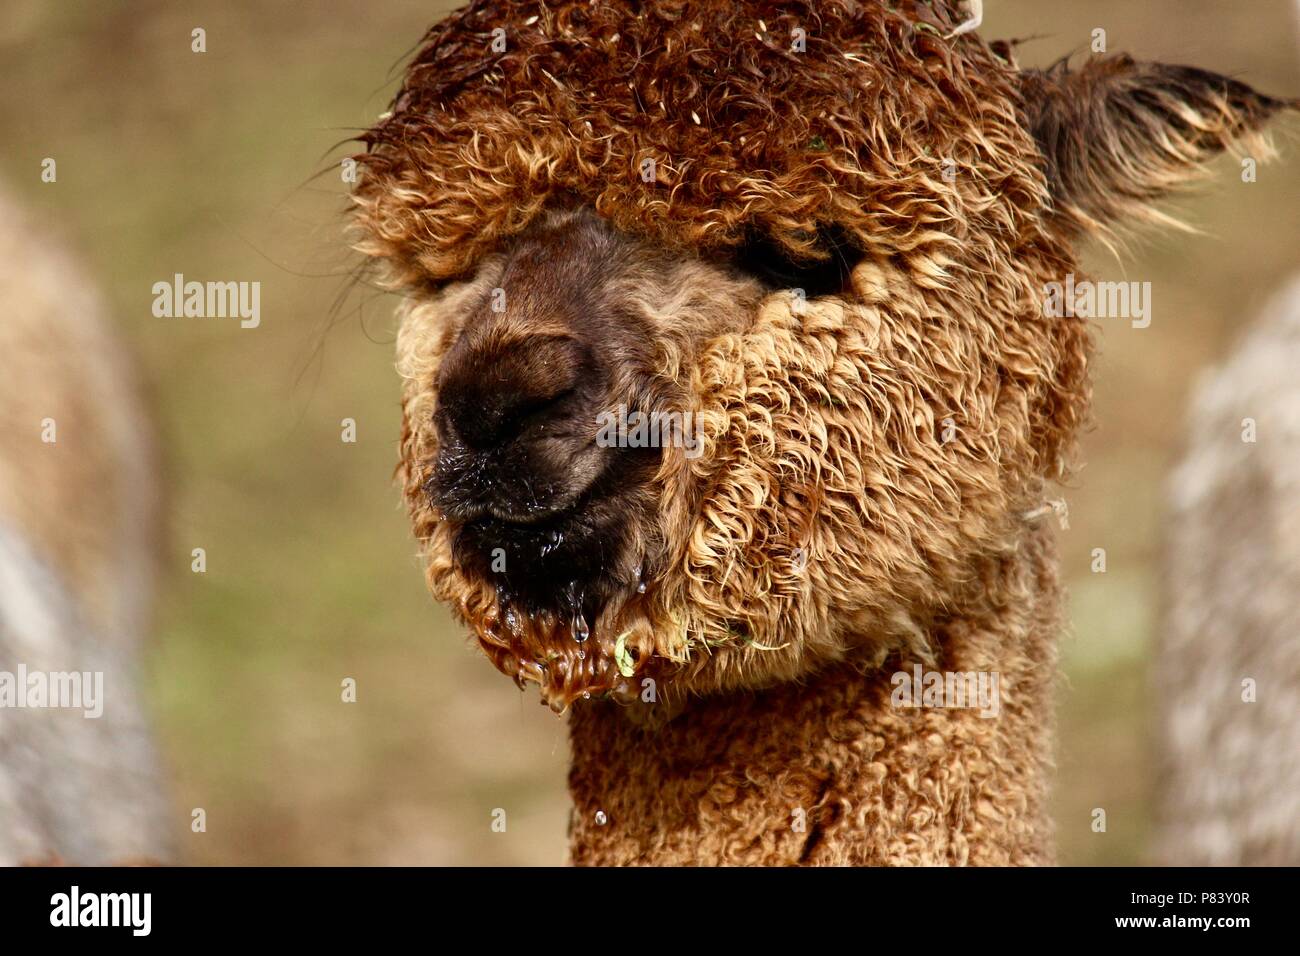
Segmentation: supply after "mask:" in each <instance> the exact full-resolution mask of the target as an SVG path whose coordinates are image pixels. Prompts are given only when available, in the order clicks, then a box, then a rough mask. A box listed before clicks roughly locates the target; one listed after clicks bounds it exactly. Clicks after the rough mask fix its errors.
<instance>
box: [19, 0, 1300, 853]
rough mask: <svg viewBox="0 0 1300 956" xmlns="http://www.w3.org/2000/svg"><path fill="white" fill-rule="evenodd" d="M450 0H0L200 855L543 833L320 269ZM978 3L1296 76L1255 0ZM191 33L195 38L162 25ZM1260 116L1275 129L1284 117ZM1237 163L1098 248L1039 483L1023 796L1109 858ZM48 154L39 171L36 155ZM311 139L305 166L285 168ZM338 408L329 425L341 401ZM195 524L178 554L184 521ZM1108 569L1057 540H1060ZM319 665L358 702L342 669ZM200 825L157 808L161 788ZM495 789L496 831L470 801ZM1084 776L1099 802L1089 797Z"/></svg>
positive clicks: (355, 330)
mask: <svg viewBox="0 0 1300 956" xmlns="http://www.w3.org/2000/svg"><path fill="white" fill-rule="evenodd" d="M452 6H453V5H452V4H448V3H441V2H434V3H427V4H426V3H406V2H385V3H373V2H369V0H330V2H323V0H322V2H292V3H289V2H266V3H250V2H242V0H241V2H235V0H220V2H216V0H205V2H192V3H187V2H161V0H136V2H130V3H125V2H107V0H105V2H84V3H73V2H51V0H5V3H4V5H3V8H0V81H2V82H0V130H3V143H4V148H3V150H2V151H0V177H3V179H4V180H5V182H6V184H7V185H8V186H9V187H10V188H11V189H12V190H14V191H16V192H17V193H18V194H19V195H20V196H21V197H22V198H23V199H25V201H26V202H27V203H28V204H29V205H31V206H32V207H34V208H36V209H37V210H41V211H43V212H44V213H46V214H47V215H48V219H49V221H50V222H51V224H53V225H55V226H56V227H57V228H58V229H59V230H60V231H61V232H62V233H63V234H65V235H66V236H68V237H69V238H70V239H71V241H72V243H73V245H74V246H76V247H77V248H78V249H79V250H80V252H81V253H82V254H83V258H84V259H85V260H86V261H87V263H88V264H89V266H90V268H91V270H92V271H93V273H94V275H95V277H96V279H97V280H98V281H99V282H100V283H101V284H102V285H103V286H104V288H105V290H106V293H107V295H108V297H109V301H110V303H111V305H112V306H113V310H114V312H115V315H116V317H117V318H118V320H119V321H120V323H121V326H122V329H123V330H124V332H125V334H126V335H127V336H128V337H129V338H130V340H131V341H132V343H133V344H134V346H135V349H136V352H137V354H138V356H139V359H140V365H141V366H142V369H143V373H144V376H145V378H146V380H147V382H148V387H149V390H150V392H151V394H152V398H153V404H154V406H155V409H156V412H155V414H156V417H157V421H158V429H159V432H160V434H161V437H162V441H163V445H164V450H165V457H166V460H167V468H168V476H167V478H168V480H167V485H168V488H169V501H168V502H167V509H168V514H169V525H170V529H169V535H168V550H167V552H166V555H165V565H166V577H165V579H164V581H163V584H162V588H161V591H162V595H163V597H162V601H161V606H160V609H159V617H158V627H157V630H156V634H155V635H154V637H153V640H152V643H151V645H150V647H149V650H148V655H147V660H146V672H147V675H148V683H147V686H148V693H149V697H150V707H151V709H152V711H153V713H154V714H155V716H156V721H157V724H158V726H159V730H160V734H161V737H162V742H163V749H164V752H165V754H166V757H167V762H168V765H169V767H170V770H171V773H172V776H173V779H174V803H175V806H176V810H177V812H176V824H175V829H176V833H177V838H178V840H179V841H180V843H181V846H182V852H183V858H184V860H185V861H186V862H190V863H200V864H233V863H246V864H272V863H306V864H318V863H333V864H353V863H359V864H419V863H462V864H463V863H485V864H486V863H558V862H562V861H563V859H564V847H565V822H566V816H567V813H568V804H567V799H566V796H565V792H564V771H565V764H566V743H565V735H564V727H563V724H562V723H561V722H560V721H559V720H557V719H556V718H555V717H554V716H552V715H551V714H550V712H549V711H547V710H545V709H544V708H542V707H539V706H538V704H537V700H536V695H535V694H534V693H529V694H522V695H521V694H520V693H519V691H517V690H516V689H515V688H514V687H513V686H512V685H511V684H510V682H508V681H506V680H505V679H503V678H501V677H500V676H499V675H498V674H497V673H496V672H495V671H493V670H492V669H491V667H490V666H489V665H488V664H487V663H485V662H484V661H483V660H482V659H480V658H479V657H478V656H477V653H476V652H475V651H474V650H472V649H471V647H470V645H469V643H468V641H467V640H466V639H465V637H464V636H463V635H462V634H461V633H460V631H459V630H458V628H457V627H456V626H455V625H454V624H453V623H452V622H451V620H450V618H449V616H448V614H447V613H446V612H445V611H444V610H443V609H442V608H440V607H437V606H435V605H434V604H433V602H432V600H431V599H430V598H428V597H427V595H426V592H425V589H424V583H423V579H422V576H421V573H420V569H419V566H418V563H417V561H416V559H415V548H414V545H413V543H412V541H411V539H410V535H409V532H408V529H407V525H406V521H405V517H404V515H403V513H402V511H401V508H400V504H399V501H398V494H397V491H396V489H395V487H394V486H393V484H392V480H391V478H392V471H393V467H394V465H395V463H396V460H397V435H398V424H399V423H398V414H399V408H398V383H397V377H396V375H395V373H394V372H393V369H392V356H391V352H392V341H393V331H394V328H393V321H392V311H393V305H394V303H393V301H392V300H391V299H388V298H385V297H383V296H379V295H377V294H376V293H374V292H371V291H367V290H364V289H362V290H354V291H353V292H351V293H350V294H348V295H347V297H346V299H345V300H344V303H343V305H342V307H341V308H339V309H337V310H334V309H332V307H333V306H334V304H335V299H336V298H337V297H338V296H340V295H341V294H344V293H345V292H346V291H347V282H346V277H347V273H348V271H349V270H350V269H351V268H352V267H353V266H354V265H355V264H356V258H357V257H356V256H355V255H354V254H352V253H350V252H348V250H347V249H346V245H345V242H344V240H343V238H342V229H343V226H344V222H345V220H344V216H343V209H344V208H345V200H344V195H345V191H346V190H345V186H344V184H343V183H342V182H341V181H340V177H339V175H338V171H337V170H338V167H337V162H338V159H339V158H340V157H341V156H343V155H345V153H346V151H347V147H343V148H338V146H337V144H338V143H339V142H340V141H341V140H343V139H344V138H346V137H348V136H350V135H352V134H353V133H355V132H356V131H357V130H359V129H360V128H363V127H364V126H366V125H367V124H368V123H369V122H371V121H372V120H373V119H374V118H375V117H376V116H377V114H379V113H380V112H382V111H383V110H385V109H386V108H387V105H388V101H389V98H390V97H391V94H392V92H393V89H394V87H395V84H396V80H397V77H398V75H399V72H400V67H401V64H402V61H403V58H404V56H405V55H406V54H407V53H408V52H409V51H410V50H411V48H412V47H413V45H414V44H416V42H417V41H418V40H419V39H420V36H421V35H422V33H423V31H424V30H425V29H426V28H427V27H428V26H429V25H430V24H431V23H432V22H433V21H434V20H436V19H437V18H438V17H439V16H440V15H441V13H443V12H444V11H446V10H448V9H450V8H451V7H452ZM985 6H986V8H987V10H986V19H985V26H984V28H983V31H982V32H983V34H984V35H985V36H986V37H988V38H990V39H994V38H1007V37H1036V39H1033V40H1032V41H1031V42H1027V43H1026V44H1024V46H1023V47H1022V48H1021V49H1020V52H1019V57H1020V60H1021V63H1022V64H1023V65H1046V64H1047V63H1049V62H1051V61H1052V60H1054V59H1056V58H1057V57H1058V56H1060V55H1062V54H1064V53H1067V52H1070V51H1077V52H1079V53H1080V54H1081V55H1086V53H1087V47H1088V43H1089V39H1090V34H1091V31H1092V30H1093V29H1094V28H1096V27H1102V28H1104V29H1105V30H1106V31H1107V40H1108V45H1109V49H1110V50H1111V51H1128V52H1131V53H1133V54H1135V55H1138V56H1140V57H1143V58H1150V59H1160V60H1167V61H1171V62H1185V63H1192V64H1196V65H1199V66H1204V67H1208V68H1212V69H1216V70H1219V71H1221V72H1225V73H1229V74H1232V75H1234V76H1238V77H1240V78H1243V79H1245V80H1247V81H1248V82H1251V83H1252V84H1254V85H1256V86H1257V87H1259V88H1260V89H1262V90H1265V91H1268V92H1273V93H1278V94H1289V95H1300V57H1298V56H1297V43H1296V35H1297V21H1296V12H1295V10H1294V8H1293V6H1292V5H1291V4H1290V3H1289V2H1287V0H1252V2H1251V3H1249V4H1243V3H1239V2H1235V0H1220V2H1211V0H1200V2H1197V0H1147V2H1143V3H1140V4H1139V3H1132V2H1129V0H1106V2H1089V3H1078V2H1055V0H986V4H985ZM195 27H202V28H203V29H205V30H206V32H207V52H206V53H204V54H195V53H192V52H191V50H190V42H191V41H190V32H191V30H192V29H194V28H195ZM1292 128H1293V129H1294V127H1292ZM1278 140H1279V145H1280V146H1281V147H1282V149H1283V153H1284V157H1283V160H1282V161H1281V162H1279V163H1275V164H1272V165H1267V166H1262V167H1261V168H1260V171H1259V181H1258V182H1256V183H1253V184H1245V183H1242V182H1241V179H1240V176H1239V171H1238V166H1237V164H1236V162H1235V161H1234V160H1232V159H1225V160H1223V161H1221V162H1220V163H1219V164H1217V166H1216V174H1215V176H1214V178H1213V180H1212V181H1211V182H1210V183H1208V184H1207V185H1206V187H1205V188H1203V189H1202V190H1201V191H1200V192H1199V193H1198V194H1196V195H1195V196H1194V197H1193V198H1190V199H1184V200H1181V201H1179V202H1178V203H1177V204H1176V208H1178V209H1180V210H1181V211H1182V212H1183V213H1184V215H1185V216H1186V217H1187V218H1188V219H1190V220H1191V221H1192V222H1194V223H1195V224H1197V225H1198V226H1200V227H1201V228H1202V229H1203V230H1204V231H1205V233H1206V234H1205V235H1203V236H1200V237H1193V238H1189V237H1187V236H1177V235H1173V236H1160V237H1156V238H1154V239H1153V240H1152V241H1151V242H1150V243H1149V244H1147V245H1143V246H1141V247H1140V248H1138V249H1136V250H1135V251H1134V252H1133V253H1132V254H1131V255H1129V256H1127V257H1126V258H1125V260H1124V262H1123V263H1122V264H1121V263H1119V262H1117V261H1116V260H1115V259H1114V258H1112V257H1110V256H1109V255H1108V254H1107V253H1105V252H1104V251H1102V250H1093V251H1092V252H1091V253H1090V254H1089V256H1088V260H1087V261H1088V264H1089V266H1090V267H1091V269H1092V271H1093V272H1094V274H1096V275H1097V277H1098V278H1105V279H1129V280H1138V281H1145V280H1149V281H1151V282H1152V283H1153V287H1154V293H1153V295H1154V318H1153V322H1152V325H1151V327H1150V328H1148V329H1144V330H1134V329H1131V328H1129V326H1128V324H1127V322H1109V323H1107V322H1103V323H1101V335H1100V338H1101V345H1102V349H1101V356H1100V360H1099V362H1098V363H1097V366H1096V378H1097V404H1096V419H1097V424H1096V428H1095V429H1094V430H1093V431H1092V432H1091V433H1090V434H1089V436H1088V437H1087V439H1086V441H1085V445H1084V456H1083V457H1084V460H1085V461H1086V462H1087V466H1086V468H1085V469H1084V470H1083V471H1082V472H1081V474H1080V475H1079V476H1078V478H1077V480H1076V481H1075V483H1074V484H1075V487H1072V488H1070V489H1067V492H1066V497H1067V498H1068V501H1069V506H1070V524H1071V527H1070V530H1068V531H1066V532H1064V533H1063V534H1062V535H1061V546H1062V551H1063V553H1064V556H1065V561H1066V569H1067V572H1068V580H1069V586H1070V590H1071V610H1070V616H1071V619H1072V622H1073V623H1072V629H1071V633H1070V634H1069V635H1068V636H1067V637H1066V638H1065V641H1064V646H1063V652H1064V665H1065V679H1064V680H1063V683H1062V688H1061V694H1060V740H1059V744H1058V764H1059V770H1060V773H1059V778H1058V781H1057V785H1056V796H1055V809H1056V816H1057V820H1058V828H1059V841H1060V855H1061V860H1062V862H1066V863H1080V864H1100V863H1109V864H1123V863H1137V862H1141V861H1142V860H1143V853H1144V847H1145V840H1146V833H1147V827H1148V818H1149V813H1150V799H1151V793H1150V787H1151V772H1150V762H1149V759H1148V743H1147V740H1148V728H1149V725H1150V721H1149V718H1148V712H1149V709H1150V707H1151V701H1150V700H1149V697H1148V695H1147V694H1146V692H1145V682H1146V666H1147V661H1148V657H1149V653H1150V647H1151V644H1152V638H1153V629H1154V627H1155V626H1156V613H1157V606H1158V604H1157V602H1158V590H1157V584H1158V568H1157V558H1158V548H1159V522H1160V516H1161V505H1162V491H1161V488H1162V480H1163V475H1164V473H1165V471H1166V469H1167V467H1168V464H1169V462H1170V461H1171V460H1172V457H1173V455H1174V454H1176V451H1177V448H1178V444H1179V438H1180V433H1181V423H1182V420H1183V404H1184V400H1185V397H1186V395H1187V393H1188V390H1189V388H1190V387H1191V386H1192V384H1193V382H1194V380H1195V375H1196V373H1197V372H1198V370H1199V369H1201V368H1202V367H1204V366H1206V365H1207V364H1210V363H1213V362H1215V361H1216V360H1217V359H1218V358H1219V357H1220V356H1223V355H1224V354H1225V353H1226V351H1227V350H1228V349H1229V348H1230V347H1231V344H1232V343H1233V341H1234V340H1235V339H1236V338H1237V336H1238V334H1239V333H1240V331H1241V328H1242V324H1243V322H1244V321H1245V320H1246V319H1247V318H1248V317H1249V316H1251V315H1252V314H1253V312H1254V310H1255V309H1256V308H1257V307H1258V306H1259V305H1260V304H1262V302H1263V300H1264V299H1265V297H1266V296H1267V294H1268V292H1269V291H1270V289H1272V288H1273V287H1274V286H1275V285H1276V284H1277V283H1279V282H1280V281H1281V279H1282V278H1283V276H1284V275H1285V274H1287V273H1288V272H1289V271H1290V270H1292V269H1294V268H1296V266H1297V264H1300V257H1298V256H1297V250H1296V242H1297V237H1298V236H1300V202H1297V200H1300V176H1298V175H1297V171H1300V143H1297V141H1296V137H1294V136H1291V137H1289V139H1288V138H1287V137H1284V136H1280V137H1279V138H1278ZM47 156H48V157H54V158H55V159H56V160H57V162H58V182H57V183H56V184H44V183H42V182H41V181H40V163H41V160H42V159H43V158H45V157H47ZM322 169H324V170H327V172H326V174H325V175H324V176H322V177H320V178H318V179H314V180H313V179H312V178H311V177H312V175H313V174H314V173H316V172H317V171H319V170H322ZM176 272H181V273H184V275H185V276H186V278H187V279H196V280H200V281H206V280H210V279H220V280H257V281H260V282H261V283H262V303H261V308H262V323H261V327H260V328H258V329H256V330H241V329H239V328H238V324H237V323H236V322H233V321H230V320H224V321H223V320H214V321H211V322H209V321H204V320H192V319H191V320H183V319H182V320H169V319H157V318H154V317H153V316H152V314H151V311H150V307H151V303H152V300H153V296H152V293H151V286H152V285H153V283H154V282H157V281H160V280H170V278H171V276H172V274H173V273H176ZM344 418H353V419H355V420H356V422H357V427H358V440H357V442H356V443H355V444H345V443H343V442H342V441H340V430H341V426H340V422H341V420H342V419H344ZM196 547H202V548H205V549H206V550H207V558H208V570H207V572H206V574H193V573H191V571H190V551H191V549H192V548H196ZM1095 547H1104V548H1105V549H1106V550H1107V560H1108V571H1107V573H1105V574H1104V575H1101V574H1092V573H1090V571H1089V560H1090V553H1091V550H1092V549H1093V548H1095ZM345 677H353V678H355V679H356V681H357V684H358V702H357V703H356V704H343V703H341V702H340V682H341V681H342V680H343V678H345ZM193 807H203V808H204V809H205V810H206V811H207V818H208V830H207V832H206V833H203V834H192V833H190V832H189V830H188V822H189V812H190V808H193ZM497 807H501V808H504V809H506V810H507V812H508V814H509V826H508V829H507V832H505V833H493V832H491V830H490V824H491V814H492V811H493V809H494V808H497ZM1093 807H1104V808H1105V809H1106V810H1107V814H1108V824H1109V827H1108V832H1107V833H1105V834H1096V833H1093V832H1091V829H1090V827H1089V823H1090V819H1091V818H1090V811H1091V809H1092V808H1093Z"/></svg>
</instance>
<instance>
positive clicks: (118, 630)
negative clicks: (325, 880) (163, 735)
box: [0, 193, 168, 866]
mask: <svg viewBox="0 0 1300 956" xmlns="http://www.w3.org/2000/svg"><path fill="white" fill-rule="evenodd" d="M48 234H49V229H48V227H47V226H44V225H42V224H41V223H39V222H38V221H37V220H35V219H34V218H33V217H30V216H28V215H26V214H25V213H24V211H23V210H22V209H21V208H20V207H19V205H18V204H17V203H16V202H14V201H13V200H12V199H11V198H9V197H8V196H7V195H5V194H3V193H0V302H4V304H5V307H6V309H7V312H6V314H5V317H4V321H3V322H0V355H3V356H4V357H5V366H4V367H5V374H4V375H3V376H0V436H2V437H3V441H0V450H2V451H3V453H2V454H0V865H8V866H12V865H15V864H18V863H41V862H51V861H62V862H67V863H76V864H86V865H102V864H106V863H124V862H130V861H134V860H139V859H143V858H148V859H152V860H161V859H165V858H166V857H167V850H168V842H167V839H166V837H165V836H164V835H163V834H165V833H166V827H165V825H164V824H163V821H164V820H165V819H166V814H165V808H164V805H165V801H164V799H163V796H162V790H161V787H160V782H159V778H158V768H157V763H156V759H155V756H154V748H153V744H152V740H151V736H150V733H149V730H148V727H147V724H146V720H145V715H144V713H143V710H142V707H141V704H140V701H139V700H138V697H137V691H136V684H137V678H136V674H135V668H136V665H135V659H136V653H137V650H136V645H137V643H138V640H139V638H140V636H141V634H142V633H143V632H144V630H145V628H146V625H147V617H148V611H149V603H150V594H149V583H150V581H151V579H152V576H153V571H154V563H155V559H154V555H155V553H156V541H155V529H156V527H157V523H158V520H157V519H158V515H157V508H156V499H157V491H158V486H157V480H156V477H155V461H154V457H155V456H154V452H153V448H152V440H151V437H150V434H149V430H148V429H147V428H146V426H145V421H144V417H143V414H142V412H141V407H140V404H139V401H138V397H137V395H136V394H135V388H134V384H133V377H132V375H131V372H130V366H129V363H128V362H127V359H126V356H125V355H124V354H123V352H122V349H121V346H120V344H119V343H118V342H117V340H116V339H115V338H114V337H113V336H112V334H111V333H110V330H109V326H108V323H107V318H106V315H105V308H104V305H103V303H102V302H101V300H100V297H99V295H98V293H97V292H96V291H95V290H94V288H93V286H92V285H91V283H89V282H88V280H87V278H86V276H85V274H84V272H83V270H82V269H81V268H80V266H79V264H78V263H76V262H75V261H74V259H73V258H72V257H71V256H70V255H69V254H68V253H67V252H66V251H64V250H63V249H62V248H61V247H60V246H58V245H57V244H56V243H55V242H54V241H52V240H51V239H50V238H49V235H48ZM74 674H75V675H77V676H72V675H74ZM58 675H68V676H66V677H64V676H58ZM96 675H102V679H101V678H99V677H97V676H96ZM60 688H61V689H62V693H61V694H59V690H60ZM41 694H46V695H47V696H46V697H45V699H44V700H42V698H41V696H39V695H41ZM56 694H59V696H57V697H56ZM55 703H59V704H61V705H63V706H60V707H57V708H56V707H53V706H49V705H52V704H55ZM37 705H42V706H37Z"/></svg>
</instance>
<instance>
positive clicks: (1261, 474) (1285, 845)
mask: <svg viewBox="0 0 1300 956" xmlns="http://www.w3.org/2000/svg"><path fill="white" fill-rule="evenodd" d="M1169 492H1170V494H1169V498H1170V512H1169V516H1168V529H1167V532H1166V550H1165V567H1166V573H1167V577H1166V581H1165V601H1164V603H1165V609H1164V617H1163V623H1162V634H1161V639H1160V646H1159V649H1158V651H1157V656H1156V660H1155V664H1154V673H1155V691H1156V696H1155V699H1156V706H1157V708H1158V711H1159V712H1158V717H1157V762H1158V768H1157V769H1158V778H1157V780H1158V794H1157V806H1156V813H1157V826H1156V834H1155V840H1154V844H1153V851H1154V859H1153V862H1155V863H1159V864H1166V865H1210V866H1238V865H1282V864H1289V865H1293V866H1294V865H1296V864H1300V274H1297V275H1295V276H1294V277H1293V278H1292V279H1291V281H1290V282H1289V283H1288V284H1287V285H1286V286H1285V287H1284V288H1283V289H1282V290H1281V291H1280V292H1279V293H1278V294H1277V295H1276V296H1275V297H1274V298H1273V299H1272V300H1271V301H1270V302H1269V304H1268V306H1267V307H1266V308H1265V309H1264V312H1263V314H1262V315H1261V316H1259V318H1258V320H1257V321H1256V322H1255V324H1254V325H1253V326H1252V327H1251V329H1250V331H1249V333H1248V335H1247V337H1246V339H1245V340H1244V341H1243V342H1242V344H1241V346H1240V347H1239V348H1238V349H1237V350H1236V352H1235V353H1234V354H1233V356H1232V357H1231V358H1230V359H1229V361H1228V362H1227V364H1226V365H1224V366H1223V367H1222V368H1220V369H1218V370H1216V371H1214V372H1213V373H1212V374H1208V375H1207V376H1206V377H1205V379H1204V380H1203V381H1202V382H1201V383H1200V385H1199V387H1198V388H1197V390H1196V394H1195V397H1194V400H1193V403H1192V412H1191V423H1190V437H1189V440H1188V442H1187V450H1186V454H1185V457H1184V458H1183V460H1182V462H1181V463H1180V464H1179V466H1178V467H1177V469H1176V470H1175V471H1174V473H1173V475H1172V478H1171V481H1170V485H1169Z"/></svg>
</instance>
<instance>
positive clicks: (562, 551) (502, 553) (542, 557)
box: [448, 456, 650, 617]
mask: <svg viewBox="0 0 1300 956" xmlns="http://www.w3.org/2000/svg"><path fill="white" fill-rule="evenodd" d="M620 457H622V456H620ZM649 464H650V461H649V460H642V461H638V460H637V459H635V458H634V457H633V456H627V457H626V458H624V459H623V460H622V461H620V463H619V464H617V465H613V466H611V467H609V468H606V469H605V471H604V472H602V474H601V475H600V476H599V477H598V478H597V479H596V480H595V481H594V482H592V483H591V484H590V485H589V486H588V487H587V488H585V489H584V490H582V491H581V492H580V493H578V494H576V495H573V496H571V497H570V498H569V499H568V500H567V502H565V503H564V504H563V506H557V505H558V503H557V505H550V506H547V507H538V508H529V509H526V512H525V513H523V514H521V513H519V511H517V510H515V509H512V508H501V507H494V506H491V505H484V506H482V507H479V508H476V509H475V510H474V512H473V513H466V512H461V513H459V514H457V515H454V516H452V515H449V516H448V517H449V518H450V519H451V520H452V523H453V528H454V529H455V533H454V537H453V539H452V540H453V544H452V549H453V558H454V560H455V562H456V564H457V566H458V567H459V568H460V570H461V572H462V573H463V574H465V575H467V576H469V577H473V578H477V579H479V580H482V581H486V582H488V583H489V584H491V585H492V586H493V587H495V588H496V591H497V594H498V598H499V603H501V604H502V605H507V604H509V605H512V606H516V607H518V608H519V609H521V610H523V611H527V612H533V611H543V610H545V611H552V612H556V613H561V612H562V613H564V614H571V613H573V612H574V611H575V610H582V611H584V612H585V613H587V614H589V615H591V616H593V617H594V616H596V615H598V614H599V612H600V609H601V608H602V607H603V606H604V604H605V603H606V601H607V600H608V599H609V598H610V597H611V596H613V595H614V594H616V593H619V592H622V591H625V590H627V589H628V588H629V587H635V586H636V585H637V584H638V583H639V579H637V575H636V573H635V568H636V567H639V565H640V563H641V562H640V560H639V559H638V557H637V556H634V555H633V554H632V552H633V550H634V546H635V542H636V540H637V539H638V534H637V531H638V526H639V523H640V519H641V518H643V517H644V509H645V507H646V501H645V498H646V496H645V495H644V493H643V491H642V489H643V487H644V484H645V477H646V476H645V474H644V473H643V469H644V468H645V467H646V466H648V465H649ZM638 466H639V467H638Z"/></svg>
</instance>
